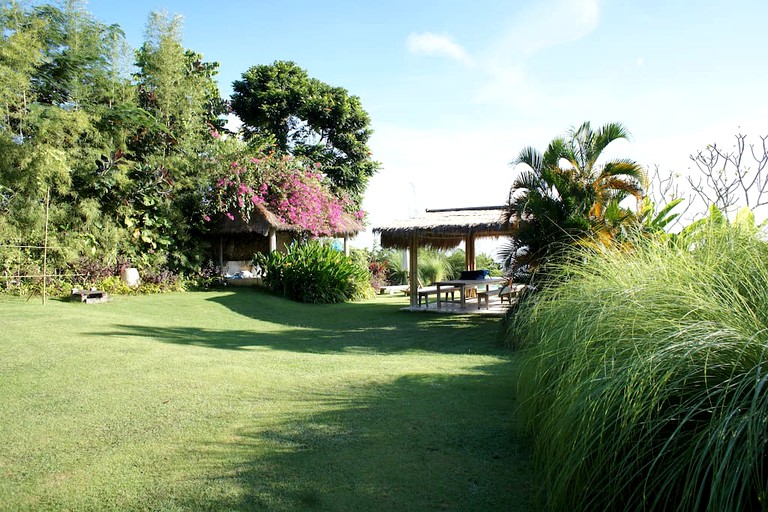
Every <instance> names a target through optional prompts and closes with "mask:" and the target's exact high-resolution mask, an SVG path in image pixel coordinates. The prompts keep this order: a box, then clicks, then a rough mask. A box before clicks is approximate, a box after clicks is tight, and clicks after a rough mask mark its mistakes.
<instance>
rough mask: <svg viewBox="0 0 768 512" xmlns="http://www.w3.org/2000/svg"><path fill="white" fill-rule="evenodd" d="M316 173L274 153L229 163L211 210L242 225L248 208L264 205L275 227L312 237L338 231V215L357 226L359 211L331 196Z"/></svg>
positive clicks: (313, 167)
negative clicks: (277, 224)
mask: <svg viewBox="0 0 768 512" xmlns="http://www.w3.org/2000/svg"><path fill="white" fill-rule="evenodd" d="M319 169H320V164H314V165H309V164H308V163H306V162H305V161H304V160H302V159H299V158H295V157H292V156H279V155H276V154H274V153H271V154H269V155H266V156H262V157H260V158H250V159H248V160H247V161H245V162H237V161H235V162H232V163H231V164H230V165H229V167H228V168H227V170H226V172H225V173H224V175H223V176H221V177H219V178H218V180H217V181H216V182H215V186H214V189H213V193H214V194H215V197H214V198H213V199H212V200H211V201H210V204H211V207H212V209H213V212H215V213H223V214H224V215H225V216H226V217H227V218H228V219H229V220H234V219H235V216H236V215H239V216H240V217H241V218H242V219H243V220H244V221H245V222H248V221H249V220H250V217H251V213H252V212H253V210H254V208H255V207H256V206H257V205H264V206H265V207H266V208H268V209H269V211H271V212H272V213H273V214H275V215H276V216H277V217H278V219H279V220H280V221H281V222H284V223H286V224H291V225H294V226H297V227H299V228H300V229H301V230H303V231H306V232H308V233H310V234H312V235H313V236H324V235H332V234H334V233H336V232H338V231H339V229H340V228H343V227H344V226H343V222H344V221H343V217H344V216H343V214H344V212H347V213H349V214H351V215H352V216H353V217H354V218H355V220H357V221H362V220H363V217H364V212H363V211H362V210H357V211H354V205H353V203H352V201H351V200H350V199H349V197H348V196H346V195H344V196H342V197H339V196H337V195H334V194H333V193H331V191H330V187H329V185H328V182H327V180H326V178H325V177H324V176H323V174H322V173H321V172H320V170H319ZM205 219H206V220H210V217H207V216H206V217H205Z"/></svg>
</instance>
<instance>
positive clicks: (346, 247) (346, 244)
mask: <svg viewBox="0 0 768 512" xmlns="http://www.w3.org/2000/svg"><path fill="white" fill-rule="evenodd" d="M344 255H345V256H349V235H344Z"/></svg>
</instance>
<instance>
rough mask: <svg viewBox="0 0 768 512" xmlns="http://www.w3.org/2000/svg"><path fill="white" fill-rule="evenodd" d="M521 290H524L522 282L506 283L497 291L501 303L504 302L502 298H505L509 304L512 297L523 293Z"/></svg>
mask: <svg viewBox="0 0 768 512" xmlns="http://www.w3.org/2000/svg"><path fill="white" fill-rule="evenodd" d="M523 290H525V285H524V284H508V285H506V286H504V288H502V290H501V291H500V292H499V298H500V299H501V303H502V304H504V299H507V302H508V303H509V305H510V306H511V305H512V299H513V298H517V297H519V296H520V294H522V293H523Z"/></svg>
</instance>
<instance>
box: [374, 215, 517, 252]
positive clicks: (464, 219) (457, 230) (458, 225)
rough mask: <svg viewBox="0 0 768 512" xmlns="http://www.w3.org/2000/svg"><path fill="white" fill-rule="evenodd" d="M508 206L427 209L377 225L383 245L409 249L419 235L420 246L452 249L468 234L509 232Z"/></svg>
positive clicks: (499, 234) (474, 235)
mask: <svg viewBox="0 0 768 512" xmlns="http://www.w3.org/2000/svg"><path fill="white" fill-rule="evenodd" d="M505 209H506V207H505V206H487V207H476V208H453V209H443V210H426V212H425V213H424V215H422V216H419V217H416V218H412V219H407V220H401V221H396V222H393V223H391V224H389V225H386V226H379V227H375V228H373V232H374V233H379V234H380V235H381V246H382V247H392V248H398V249H405V248H408V247H409V246H410V243H411V239H412V238H413V236H416V238H417V240H418V245H419V246H420V247H430V248H433V249H451V248H453V247H456V246H457V245H459V244H460V243H461V242H463V241H465V240H466V239H467V238H468V237H472V238H483V237H492V238H498V237H501V236H506V235H508V234H509V231H510V225H509V224H508V223H505V222H504V219H503V212H504V210H505Z"/></svg>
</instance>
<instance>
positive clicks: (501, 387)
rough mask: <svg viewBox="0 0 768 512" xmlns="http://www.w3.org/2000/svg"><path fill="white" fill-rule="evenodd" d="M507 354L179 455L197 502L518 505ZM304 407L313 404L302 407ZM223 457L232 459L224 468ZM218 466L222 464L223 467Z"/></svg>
mask: <svg viewBox="0 0 768 512" xmlns="http://www.w3.org/2000/svg"><path fill="white" fill-rule="evenodd" d="M510 365H511V362H509V361H508V362H504V363H499V364H495V365H493V366H486V367H482V368H476V369H474V371H472V372H471V373H467V374H462V375H434V374H432V375H409V376H405V377H401V378H399V379H397V380H395V381H394V382H392V383H391V384H389V385H386V386H375V387H372V386H371V387H366V388H363V389H358V390H356V393H354V398H352V399H349V400H346V401H343V400H342V401H340V400H338V399H334V398H333V397H331V396H327V395H324V394H322V393H316V394H314V395H310V396H307V400H308V401H314V402H316V403H317V404H320V408H321V409H322V412H320V413H316V414H311V415H303V416H301V415H293V416H291V417H290V418H286V419H284V421H282V422H281V423H280V424H279V425H278V426H274V424H273V425H272V426H271V427H261V428H260V427H258V426H254V427H251V428H244V429H242V430H241V431H239V432H237V433H236V435H235V436H233V438H232V440H231V441H229V442H225V443H221V444H218V445H214V446H210V445H208V446H201V447H200V452H199V453H189V454H188V457H189V458H190V459H193V460H201V454H202V455H203V457H202V460H204V461H205V463H206V464H208V465H209V466H208V467H207V468H206V472H207V473H208V474H209V480H208V481H205V482H200V487H201V488H208V489H217V488H228V489H237V492H230V493H229V495H226V496H219V497H216V498H214V497H213V496H212V495H211V493H210V492H208V493H201V494H200V495H197V496H194V497H192V496H187V500H189V501H186V500H184V502H182V503H181V505H182V507H183V508H185V509H187V508H188V509H195V510H202V509H205V510H242V511H250V510H329V511H334V510H366V511H377V510H387V511H389V510H398V511H404V510H414V511H424V510H461V511H473V510H476V511H494V510H504V511H525V510H531V504H530V493H531V486H530V466H529V463H528V453H527V452H526V450H525V448H524V445H523V444H522V442H521V440H520V439H519V438H518V437H517V434H516V433H515V432H516V428H515V424H514V422H515V419H514V409H515V406H514V403H513V399H512V398H511V393H510V389H512V388H513V375H512V374H513V372H512V368H511V366H510ZM312 408H314V407H312ZM233 460H239V461H241V462H240V463H239V464H237V465H234V466H233V465H232V462H231V461H233ZM222 468H224V469H223V470H222Z"/></svg>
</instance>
